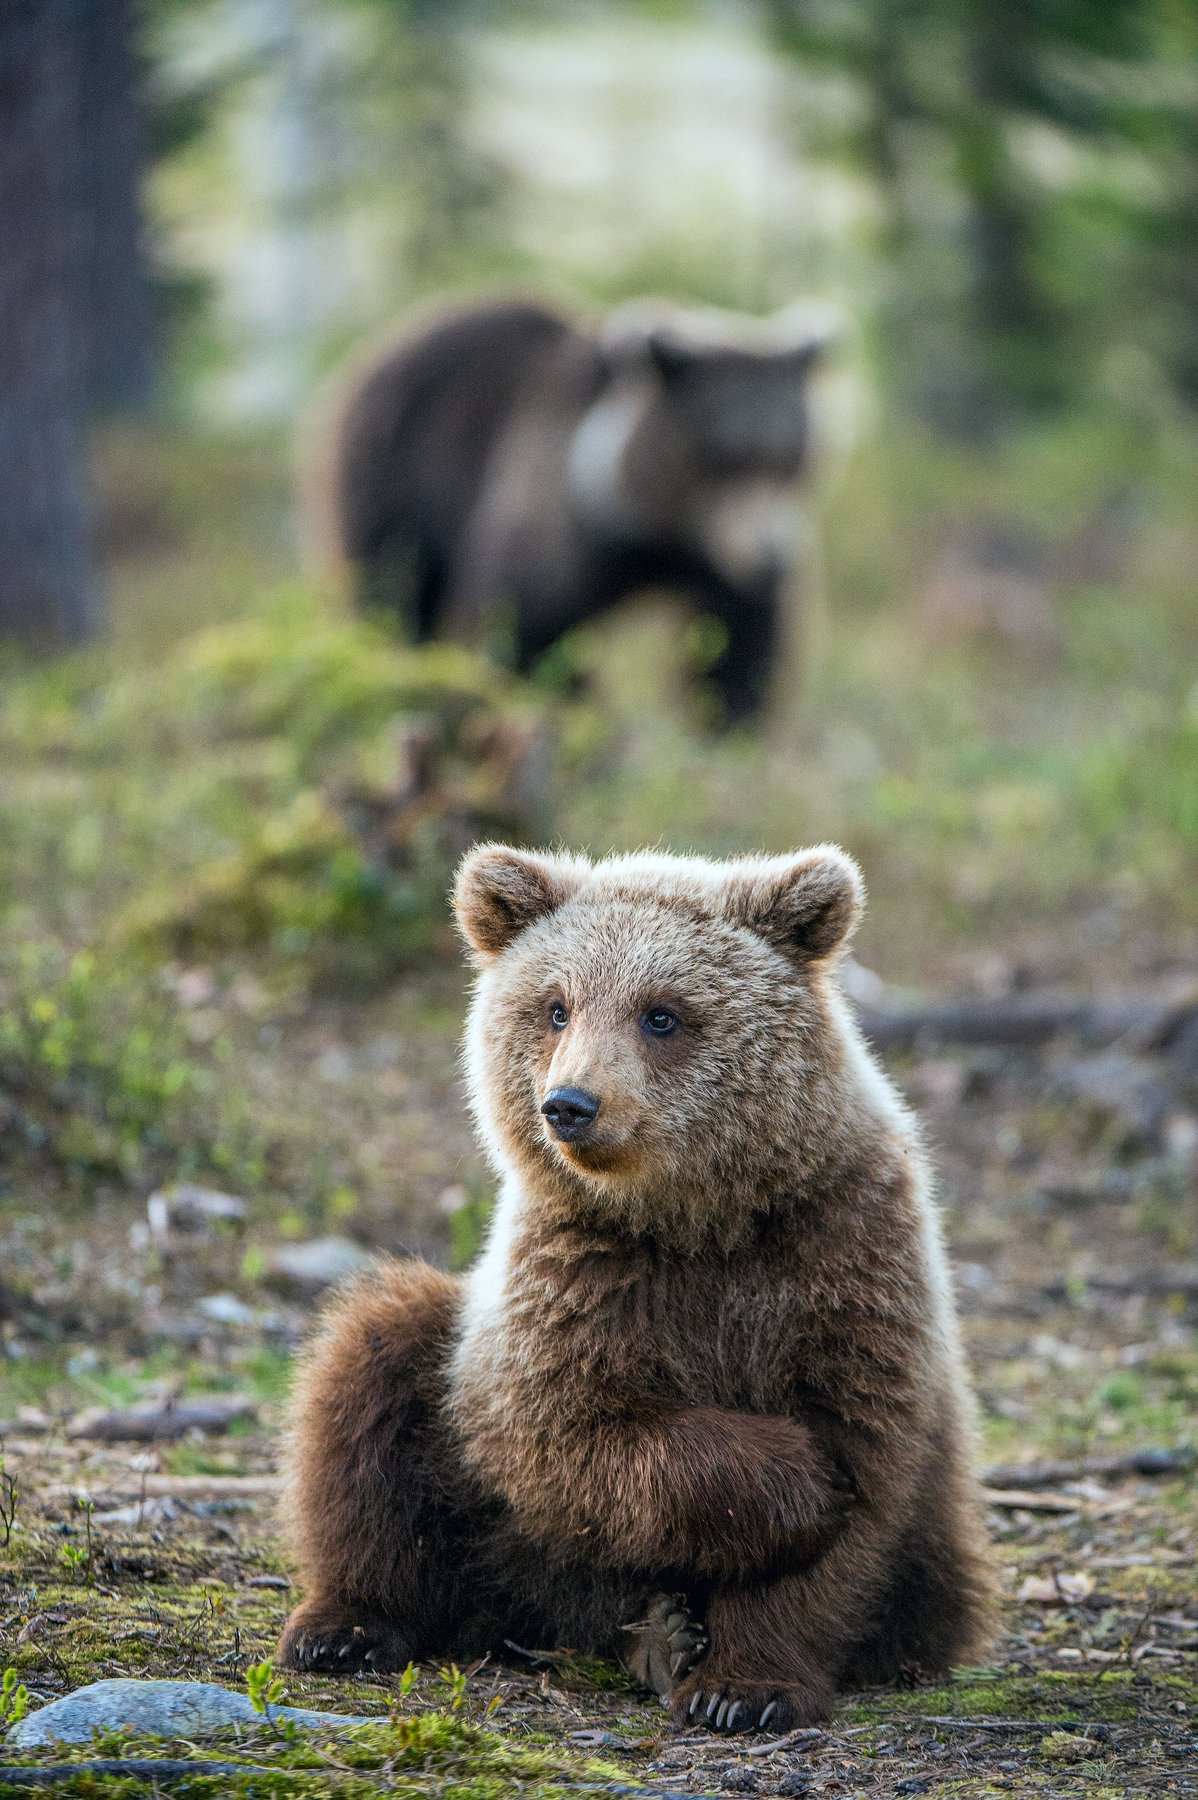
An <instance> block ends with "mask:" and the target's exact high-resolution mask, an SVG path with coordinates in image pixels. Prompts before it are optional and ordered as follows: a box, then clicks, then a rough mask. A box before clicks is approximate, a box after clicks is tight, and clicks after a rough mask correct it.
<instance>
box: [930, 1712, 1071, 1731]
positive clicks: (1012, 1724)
mask: <svg viewBox="0 0 1198 1800" xmlns="http://www.w3.org/2000/svg"><path fill="white" fill-rule="evenodd" d="M907 1723H908V1726H909V1728H910V1729H912V1730H914V1728H915V1727H916V1726H917V1725H943V1726H944V1727H945V1729H946V1730H948V1731H1046V1732H1047V1731H1060V1730H1061V1729H1063V1728H1062V1726H1061V1725H1060V1724H1059V1723H1058V1722H1055V1721H1054V1720H1052V1719H957V1718H953V1717H952V1716H950V1715H945V1714H940V1713H925V1714H924V1715H923V1716H922V1717H921V1718H915V1719H911V1720H909V1721H907Z"/></svg>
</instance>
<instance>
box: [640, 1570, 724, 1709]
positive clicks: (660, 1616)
mask: <svg viewBox="0 0 1198 1800" xmlns="http://www.w3.org/2000/svg"><path fill="white" fill-rule="evenodd" d="M624 1630H625V1632H626V1634H627V1640H628V1641H627V1643H626V1644H625V1647H624V1649H623V1651H622V1654H621V1660H622V1662H623V1664H624V1667H625V1668H626V1669H627V1671H628V1673H629V1674H630V1675H631V1676H632V1679H633V1680H634V1681H639V1682H640V1684H641V1686H642V1687H647V1688H652V1690H653V1692H654V1693H655V1694H660V1696H661V1698H662V1699H663V1700H665V1699H667V1698H668V1697H669V1696H670V1695H671V1694H672V1693H673V1692H674V1689H675V1688H676V1687H677V1685H678V1683H679V1682H680V1681H681V1680H682V1679H683V1677H684V1676H685V1675H687V1674H689V1673H690V1671H691V1670H692V1669H693V1668H694V1666H695V1664H696V1663H697V1662H698V1660H699V1658H700V1657H701V1656H702V1654H703V1652H704V1650H706V1648H707V1638H706V1634H705V1633H704V1630H703V1627H702V1626H701V1625H700V1624H699V1623H698V1621H697V1620H695V1619H692V1618H691V1616H690V1613H689V1612H688V1610H687V1603H686V1597H685V1595H683V1594H654V1596H653V1598H652V1599H651V1600H650V1602H649V1604H648V1606H647V1607H646V1608H645V1616H644V1618H643V1619H638V1620H637V1621H636V1623H635V1624H634V1625H626V1626H625V1627H624Z"/></svg>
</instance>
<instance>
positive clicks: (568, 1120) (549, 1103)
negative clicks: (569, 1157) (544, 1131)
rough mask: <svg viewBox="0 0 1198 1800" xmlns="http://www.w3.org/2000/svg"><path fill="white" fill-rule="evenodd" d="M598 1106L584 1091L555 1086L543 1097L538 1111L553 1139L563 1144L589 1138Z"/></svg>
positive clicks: (599, 1103) (598, 1100) (592, 1097)
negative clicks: (542, 1116) (557, 1139)
mask: <svg viewBox="0 0 1198 1800" xmlns="http://www.w3.org/2000/svg"><path fill="white" fill-rule="evenodd" d="M602 1105H603V1102H602V1100H600V1099H598V1097H597V1096H596V1095H594V1094H588V1093H587V1091H586V1089H585V1088H577V1087H556V1088H552V1089H550V1091H549V1093H548V1094H547V1095H546V1096H545V1099H544V1101H543V1102H542V1104H541V1112H542V1114H543V1115H544V1118H545V1122H546V1124H547V1125H548V1126H549V1129H550V1131H551V1132H552V1133H553V1135H554V1137H556V1138H560V1139H561V1141H562V1143H563V1144H577V1143H579V1142H580V1141H581V1140H582V1139H583V1138H585V1137H588V1136H589V1135H590V1130H591V1127H592V1125H594V1123H595V1120H596V1119H597V1118H598V1117H599V1111H600V1108H601V1107H602Z"/></svg>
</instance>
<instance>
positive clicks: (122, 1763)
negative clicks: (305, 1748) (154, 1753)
mask: <svg viewBox="0 0 1198 1800" xmlns="http://www.w3.org/2000/svg"><path fill="white" fill-rule="evenodd" d="M261 1772H262V1771H261V1768H260V1767H259V1766H258V1765H257V1764H255V1763H234V1762H200V1761H192V1762H185V1761H183V1759H182V1758H179V1759H174V1758H163V1757H156V1758H153V1759H146V1760H143V1759H141V1758H139V1757H123V1756H121V1757H102V1758H100V1759H99V1761H97V1762H76V1763H43V1764H42V1765H41V1767H40V1768H37V1767H33V1766H31V1765H29V1764H28V1763H10V1764H7V1765H4V1766H0V1786H2V1787H18V1788H48V1787H65V1786H66V1784H67V1782H68V1781H76V1780H78V1779H79V1777H80V1776H85V1775H91V1776H99V1777H100V1778H104V1777H111V1778H112V1779H113V1780H117V1779H119V1778H121V1777H124V1778H125V1779H133V1780H137V1781H141V1782H144V1784H145V1785H146V1786H147V1787H149V1786H150V1785H151V1783H163V1784H166V1785H168V1786H169V1785H172V1784H173V1783H175V1782H179V1781H194V1780H195V1779H196V1777H197V1776H209V1775H260V1774H261Z"/></svg>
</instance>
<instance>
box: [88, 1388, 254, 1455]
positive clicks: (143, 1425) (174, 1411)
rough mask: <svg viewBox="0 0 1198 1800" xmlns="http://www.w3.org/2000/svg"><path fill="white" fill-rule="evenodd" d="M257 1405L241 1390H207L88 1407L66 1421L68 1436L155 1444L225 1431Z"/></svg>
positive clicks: (247, 1417) (250, 1414)
mask: <svg viewBox="0 0 1198 1800" xmlns="http://www.w3.org/2000/svg"><path fill="white" fill-rule="evenodd" d="M257 1417H258V1408H257V1406H256V1405H255V1404H254V1402H253V1401H252V1400H250V1399H247V1398H246V1396H245V1395H244V1394H207V1395H205V1396H204V1397H203V1398H202V1399H193V1400H168V1401H167V1402H166V1403H165V1405H162V1406H122V1407H117V1408H116V1409H115V1410H112V1411H109V1410H107V1409H105V1408H102V1407H90V1408H88V1409H87V1410H86V1411H85V1412H81V1413H76V1415H75V1417H74V1418H73V1419H71V1420H69V1421H68V1423H67V1437H68V1438H97V1439H99V1440H100V1442H102V1443H107V1444H122V1443H123V1444H158V1443H166V1442H168V1441H169V1440H171V1439H173V1438H181V1437H186V1436H187V1433H188V1432H189V1431H228V1429H229V1427H230V1425H235V1424H240V1423H242V1422H243V1421H245V1420H247V1419H256V1418H257Z"/></svg>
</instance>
